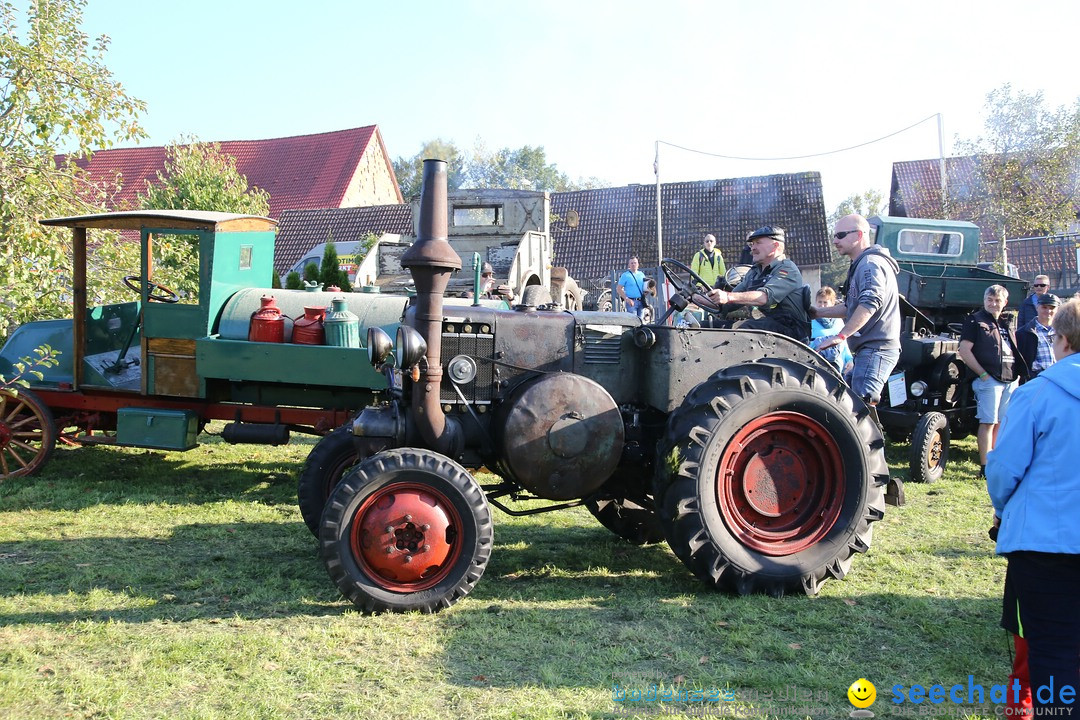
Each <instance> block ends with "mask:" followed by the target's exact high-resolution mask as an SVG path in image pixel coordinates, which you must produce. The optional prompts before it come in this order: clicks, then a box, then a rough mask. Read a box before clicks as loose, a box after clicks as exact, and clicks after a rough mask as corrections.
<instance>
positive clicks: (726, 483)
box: [716, 412, 844, 555]
mask: <svg viewBox="0 0 1080 720" xmlns="http://www.w3.org/2000/svg"><path fill="white" fill-rule="evenodd" d="M843 471H844V465H843V460H842V458H841V456H840V449H839V448H838V447H837V445H836V443H835V441H834V440H833V438H832V436H831V435H830V434H829V433H828V431H826V430H825V428H824V427H822V425H821V424H820V423H818V422H817V421H816V420H814V419H813V418H810V417H807V416H806V415H802V414H800V413H795V412H774V413H769V414H767V415H765V416H763V417H760V418H756V419H755V420H754V421H752V422H750V423H747V424H746V426H744V427H743V428H742V429H741V430H740V431H739V432H738V433H736V434H735V436H734V437H733V438H732V439H731V441H730V442H729V443H728V445H727V447H725V448H724V451H723V455H722V456H721V457H720V463H719V466H718V468H717V476H716V500H717V505H718V507H719V508H720V514H721V516H722V517H723V519H724V522H725V524H727V526H728V528H729V529H730V530H731V531H732V532H733V533H734V534H735V536H736V537H738V538H739V540H740V541H741V542H742V543H743V544H744V545H746V546H747V547H749V548H752V549H753V550H756V551H758V552H761V553H764V554H766V555H791V554H793V553H797V552H800V551H802V550H805V549H807V548H809V547H811V546H813V545H814V544H816V543H817V542H819V541H820V540H821V539H822V538H823V537H824V536H825V535H826V534H827V533H828V532H829V530H831V529H832V527H833V525H834V524H835V523H836V520H837V518H838V517H839V516H840V510H841V509H842V508H843V504H844V498H843V486H844V483H843V478H842V475H843Z"/></svg>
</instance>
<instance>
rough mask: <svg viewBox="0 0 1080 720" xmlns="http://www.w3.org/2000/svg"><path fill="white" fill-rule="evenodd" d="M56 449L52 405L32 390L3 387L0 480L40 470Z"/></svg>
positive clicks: (0, 409) (0, 423) (0, 403)
mask: <svg viewBox="0 0 1080 720" xmlns="http://www.w3.org/2000/svg"><path fill="white" fill-rule="evenodd" d="M55 448H56V422H55V421H54V420H53V414H52V411H51V410H50V409H49V406H48V405H46V404H45V403H43V402H42V401H41V398H39V397H38V396H37V395H35V394H34V393H33V392H31V391H30V390H24V389H18V390H16V389H15V388H0V482H3V481H4V480H6V479H8V478H16V477H25V476H29V475H33V474H35V473H37V472H38V471H39V470H41V468H42V467H43V466H44V465H45V463H47V462H48V461H49V457H50V456H51V455H52V452H53V450H54V449H55Z"/></svg>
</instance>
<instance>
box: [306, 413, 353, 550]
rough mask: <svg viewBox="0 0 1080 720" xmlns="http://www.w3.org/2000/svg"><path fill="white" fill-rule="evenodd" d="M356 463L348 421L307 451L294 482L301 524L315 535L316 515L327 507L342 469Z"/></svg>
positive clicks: (340, 476) (344, 469)
mask: <svg viewBox="0 0 1080 720" xmlns="http://www.w3.org/2000/svg"><path fill="white" fill-rule="evenodd" d="M357 462H359V458H358V457H357V455H356V444H355V443H354V442H353V433H352V425H351V424H350V425H342V426H341V427H339V428H337V429H336V430H334V431H333V432H331V433H329V434H328V435H324V436H323V437H322V438H321V439H320V440H319V442H318V443H316V444H315V447H314V448H312V449H311V452H310V453H308V456H307V460H305V461H304V468H303V469H302V470H301V471H300V478H299V480H298V481H297V484H296V499H297V501H298V503H299V505H300V515H301V517H303V518H304V524H305V525H307V526H308V530H310V531H311V534H312V535H314V536H315V537H318V536H319V518H321V517H322V511H323V508H324V507H326V499H327V498H328V497H330V493H331V492H333V490H334V486H335V485H337V484H338V483H339V482H341V478H342V477H344V476H345V472H346V471H347V470H348V469H349V468H351V467H352V466H353V465H355V464H356V463H357Z"/></svg>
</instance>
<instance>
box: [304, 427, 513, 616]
mask: <svg viewBox="0 0 1080 720" xmlns="http://www.w3.org/2000/svg"><path fill="white" fill-rule="evenodd" d="M493 541H494V530H493V526H492V522H491V509H490V508H489V507H488V503H487V498H485V497H484V493H483V491H481V489H480V486H479V485H478V484H477V483H476V480H475V479H473V477H472V476H471V475H470V474H469V473H468V472H467V471H466V470H465V469H464V468H463V467H461V466H460V465H458V464H457V463H456V462H454V461H453V460H451V459H450V458H448V457H445V456H443V455H440V454H438V453H435V452H432V451H430V450H424V449H420V448H400V449H397V450H385V451H383V452H380V453H377V454H375V455H373V456H371V457H369V458H367V459H366V460H364V461H363V462H362V463H360V464H359V465H357V466H356V467H354V468H353V469H352V470H350V471H349V473H348V474H347V475H346V476H345V478H344V479H342V481H341V482H340V483H338V486H337V487H336V488H335V489H334V492H333V493H332V494H331V495H330V499H329V501H328V502H327V504H326V508H325V510H323V515H322V520H321V522H320V525H319V548H320V555H321V556H322V559H323V562H324V563H325V565H326V570H327V572H329V574H330V579H331V580H333V581H334V584H335V585H337V587H338V589H339V590H340V591H341V594H342V595H344V596H345V597H346V598H347V599H348V600H349V601H350V602H352V604H353V605H355V606H356V607H357V608H359V609H360V610H361V611H362V612H364V613H381V612H408V611H410V610H419V611H421V612H425V613H431V612H436V611H438V610H441V609H442V608H447V607H450V606H451V605H453V604H454V603H455V602H457V601H458V600H460V599H461V598H463V597H465V596H466V595H468V594H469V592H471V591H472V589H473V587H474V586H475V585H476V583H477V582H478V581H479V580H480V578H481V576H483V574H484V570H485V568H486V567H487V563H488V559H489V558H490V557H491V547H492V543H493ZM417 558H419V560H418V561H417Z"/></svg>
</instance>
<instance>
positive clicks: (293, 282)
mask: <svg viewBox="0 0 1080 720" xmlns="http://www.w3.org/2000/svg"><path fill="white" fill-rule="evenodd" d="M285 287H286V288H288V289H289V290H301V289H303V287H304V283H303V282H302V281H301V280H300V273H298V272H296V271H295V270H293V271H292V272H290V273H289V274H288V275H286V276H285Z"/></svg>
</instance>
